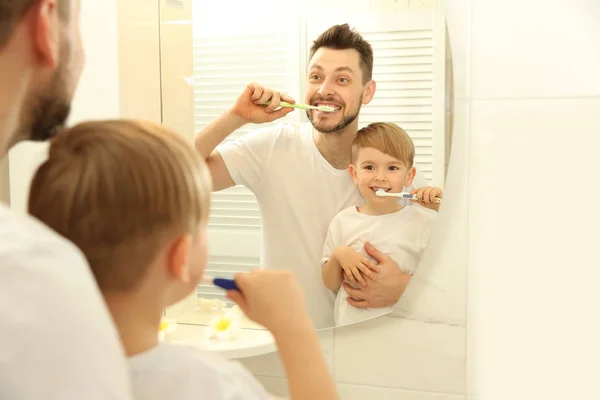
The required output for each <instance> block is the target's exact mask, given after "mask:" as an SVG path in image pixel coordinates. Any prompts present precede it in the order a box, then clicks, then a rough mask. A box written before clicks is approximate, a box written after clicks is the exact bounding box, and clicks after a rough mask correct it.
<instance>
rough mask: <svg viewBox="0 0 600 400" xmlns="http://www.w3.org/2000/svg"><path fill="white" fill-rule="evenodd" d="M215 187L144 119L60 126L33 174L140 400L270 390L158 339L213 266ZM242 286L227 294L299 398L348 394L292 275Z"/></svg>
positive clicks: (191, 157)
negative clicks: (82, 263)
mask: <svg viewBox="0 0 600 400" xmlns="http://www.w3.org/2000/svg"><path fill="white" fill-rule="evenodd" d="M211 186H212V184H211V180H210V173H209V170H208V168H207V166H206V164H205V163H204V161H203V160H202V159H201V158H200V157H199V156H198V155H197V154H196V152H195V151H194V149H193V148H192V146H190V145H189V144H188V143H186V142H185V141H184V140H183V139H182V138H180V137H179V136H178V135H176V134H174V133H172V132H170V131H168V130H166V129H165V128H163V127H162V126H159V125H155V124H152V123H145V122H136V121H95V122H88V123H83V124H80V125H77V126H75V127H73V128H71V129H69V130H67V131H64V132H62V133H60V134H59V135H57V137H56V138H55V139H54V140H53V142H52V144H51V147H50V152H49V158H48V160H47V161H46V162H44V163H43V164H42V165H41V166H40V168H39V169H38V170H37V172H36V174H35V176H34V179H33V182H32V185H31V193H30V197H29V211H30V212H31V214H33V215H34V216H35V217H37V218H39V219H40V220H41V221H42V222H44V223H46V224H47V225H49V226H50V227H51V228H53V229H54V230H56V231H57V232H58V233H59V234H61V235H63V236H64V237H66V238H67V239H69V240H71V241H72V242H74V243H75V244H76V245H77V246H78V247H79V248H80V249H81V250H82V251H83V253H84V254H85V256H86V258H87V259H88V261H89V264H90V267H91V269H92V272H93V274H94V276H95V278H96V280H97V283H98V285H99V287H100V289H101V291H102V294H103V296H104V298H105V300H106V303H107V305H108V307H109V309H110V311H111V313H112V317H113V319H114V321H115V323H116V325H117V328H118V331H119V334H120V338H121V341H122V343H123V345H124V347H125V351H126V353H127V355H128V357H129V366H130V369H131V373H132V379H133V384H134V390H135V394H136V398H138V399H146V400H152V399H157V400H158V399H161V400H162V399H173V400H188V399H194V400H197V399H238V398H244V399H266V398H267V397H268V396H267V394H266V392H265V391H264V389H263V388H262V387H261V386H260V385H259V384H258V383H257V381H256V380H254V378H253V377H252V376H250V375H249V374H248V373H247V372H246V371H245V370H243V369H242V368H241V367H239V366H238V365H237V364H233V363H231V362H228V361H225V360H221V359H218V358H216V357H215V356H214V355H213V356H211V355H209V354H205V353H203V352H201V351H199V350H197V349H194V348H189V347H184V346H178V345H173V344H166V343H163V344H159V342H158V330H159V324H160V320H161V316H162V313H163V310H164V309H165V308H166V307H168V306H169V305H172V304H174V303H176V302H178V301H180V300H181V299H183V298H185V297H186V296H188V295H189V294H190V293H191V292H192V291H193V290H195V288H196V286H197V285H198V283H199V281H200V279H201V277H202V274H203V272H204V269H205V266H206V262H207V249H206V234H207V233H206V226H207V219H208V213H209V207H210V193H211ZM236 282H237V284H238V287H239V288H240V292H237V291H231V292H228V296H229V297H230V298H231V299H232V300H233V301H235V302H236V303H238V304H239V306H240V308H241V309H242V310H243V311H244V312H245V313H246V314H247V316H248V317H249V318H251V319H253V320H254V321H256V322H257V323H259V324H262V325H263V326H265V327H266V328H267V329H269V330H270V331H271V333H272V334H273V336H274V338H275V341H276V344H277V346H278V348H279V352H280V356H281V359H282V361H283V364H284V367H285V369H286V372H287V374H288V378H289V390H290V396H291V398H293V399H296V398H298V399H312V398H323V399H334V398H337V396H336V392H335V385H334V383H333V380H332V378H331V375H330V373H329V371H328V369H327V366H326V363H325V360H324V358H323V356H322V353H321V351H320V346H319V341H318V338H317V335H316V332H315V331H314V329H313V327H312V325H311V322H310V319H309V318H308V316H307V312H306V308H305V306H304V298H303V294H302V292H301V289H300V288H299V285H298V284H297V283H296V281H295V279H294V278H293V277H292V275H291V274H290V273H288V272H279V271H254V272H252V273H250V274H238V275H237V276H236ZM72 301H73V302H74V303H76V302H77V301H78V299H72ZM80 307H85V305H84V304H82V305H80ZM290 315H293V316H294V318H292V319H290V318H289V316H290ZM89 345H90V346H94V343H90V344H89ZM74 384H76V382H74Z"/></svg>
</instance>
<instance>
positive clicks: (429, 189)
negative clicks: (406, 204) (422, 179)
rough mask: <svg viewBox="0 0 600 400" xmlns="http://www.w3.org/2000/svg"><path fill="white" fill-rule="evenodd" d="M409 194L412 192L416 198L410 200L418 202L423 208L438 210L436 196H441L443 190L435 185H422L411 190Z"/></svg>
mask: <svg viewBox="0 0 600 400" xmlns="http://www.w3.org/2000/svg"><path fill="white" fill-rule="evenodd" d="M410 194H414V195H416V196H417V199H418V200H412V199H411V200H410V201H412V202H413V203H418V204H420V205H422V206H423V207H425V208H429V209H430V210H434V211H439V209H440V203H439V202H438V200H437V198H440V199H441V198H442V196H443V192H442V189H440V188H439V187H436V186H424V187H421V188H418V189H413V190H411V192H410Z"/></svg>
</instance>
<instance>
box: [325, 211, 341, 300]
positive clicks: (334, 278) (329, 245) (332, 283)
mask: <svg viewBox="0 0 600 400" xmlns="http://www.w3.org/2000/svg"><path fill="white" fill-rule="evenodd" d="M336 219H337V218H334V219H333V221H331V224H330V225H329V228H328V229H327V237H326V238H325V244H324V245H323V257H322V258H321V265H322V266H323V268H322V269H321V275H322V278H323V284H324V285H325V287H326V288H327V289H329V290H331V291H332V292H337V291H338V290H339V288H340V286H341V285H342V281H343V280H344V278H343V275H342V274H343V270H342V266H341V265H340V263H339V261H338V259H337V257H336V256H337V254H336V249H337V247H338V246H339V241H340V240H339V239H340V238H338V237H337V236H338V235H336V234H335V230H336V229H335V224H336Z"/></svg>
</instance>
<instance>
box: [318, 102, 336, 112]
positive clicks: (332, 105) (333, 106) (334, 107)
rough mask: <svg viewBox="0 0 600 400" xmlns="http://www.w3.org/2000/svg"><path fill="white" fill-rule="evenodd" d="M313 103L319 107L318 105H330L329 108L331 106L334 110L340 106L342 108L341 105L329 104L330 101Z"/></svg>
mask: <svg viewBox="0 0 600 400" xmlns="http://www.w3.org/2000/svg"><path fill="white" fill-rule="evenodd" d="M315 105H316V106H317V107H320V106H328V107H331V108H333V109H334V110H336V111H337V110H339V109H340V108H342V107H340V106H338V105H337V104H331V103H316V104H315Z"/></svg>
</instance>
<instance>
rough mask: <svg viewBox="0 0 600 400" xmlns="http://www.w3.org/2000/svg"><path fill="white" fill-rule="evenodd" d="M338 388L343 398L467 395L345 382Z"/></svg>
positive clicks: (432, 399) (453, 399) (436, 399)
mask: <svg viewBox="0 0 600 400" xmlns="http://www.w3.org/2000/svg"><path fill="white" fill-rule="evenodd" d="M337 388H338V392H339V394H340V397H341V398H342V399H343V400H465V397H464V396H462V395H454V394H446V393H432V392H418V391H411V390H402V389H390V388H385V387H374V386H360V385H349V384H345V383H340V384H338V385H337Z"/></svg>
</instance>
